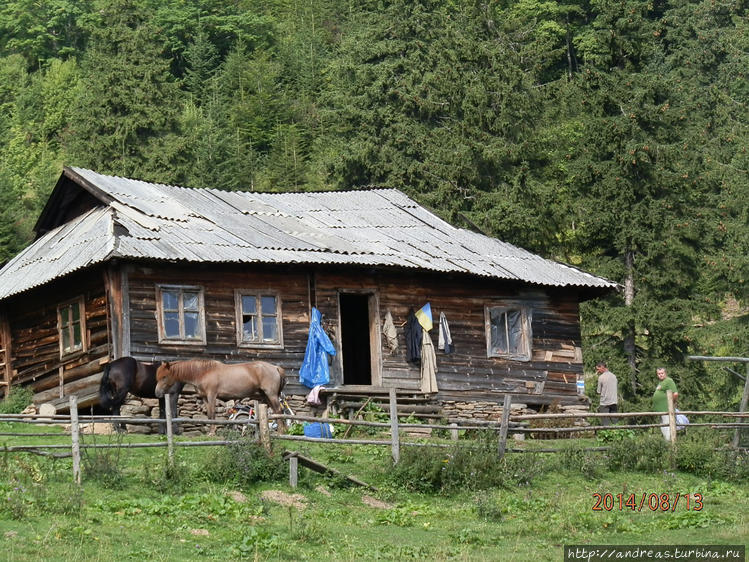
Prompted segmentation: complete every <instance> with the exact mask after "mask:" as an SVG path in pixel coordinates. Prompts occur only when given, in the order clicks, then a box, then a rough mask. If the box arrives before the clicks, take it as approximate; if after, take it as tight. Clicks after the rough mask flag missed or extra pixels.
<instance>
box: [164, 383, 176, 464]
mask: <svg viewBox="0 0 749 562" xmlns="http://www.w3.org/2000/svg"><path fill="white" fill-rule="evenodd" d="M164 410H165V412H166V446H167V459H168V463H169V467H174V430H173V427H172V395H171V394H165V395H164Z"/></svg>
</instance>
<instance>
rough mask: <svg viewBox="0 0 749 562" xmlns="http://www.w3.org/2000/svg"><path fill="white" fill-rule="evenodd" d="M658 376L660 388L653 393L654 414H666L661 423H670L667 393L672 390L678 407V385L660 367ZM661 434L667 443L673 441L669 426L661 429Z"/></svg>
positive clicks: (657, 387)
mask: <svg viewBox="0 0 749 562" xmlns="http://www.w3.org/2000/svg"><path fill="white" fill-rule="evenodd" d="M655 373H656V375H658V386H656V387H655V392H654V393H653V411H654V412H666V414H665V415H662V416H661V423H666V424H667V423H668V396H667V395H666V391H667V390H670V391H671V392H672V393H673V398H674V406H676V399H677V398H678V396H679V393H678V392H677V390H676V383H675V382H674V381H673V379H671V377H669V376H668V375H667V374H666V369H664V368H663V367H658V368H657V369H656V371H655ZM661 433H663V438H664V439H665V440H666V441H671V431H670V428H669V426H667V425H666V426H663V427H661Z"/></svg>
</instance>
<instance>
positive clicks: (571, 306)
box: [0, 167, 616, 411]
mask: <svg viewBox="0 0 749 562" xmlns="http://www.w3.org/2000/svg"><path fill="white" fill-rule="evenodd" d="M35 231H36V240H35V241H34V242H33V243H32V244H31V245H30V246H29V247H27V248H26V249H25V250H24V251H23V252H21V253H20V254H19V255H18V256H16V257H15V258H13V259H12V260H11V261H10V262H8V263H7V264H6V265H5V266H4V267H3V269H2V270H0V336H1V337H0V380H1V381H2V384H3V387H2V389H3V391H6V390H7V388H8V387H9V385H29V386H31V387H32V388H33V390H34V392H35V398H34V400H35V402H37V403H42V402H50V401H51V402H58V403H62V402H64V401H65V400H66V397H67V396H69V395H70V394H77V395H78V398H79V403H80V404H82V405H84V406H86V405H89V404H95V403H96V402H97V400H98V397H97V393H96V390H97V388H98V381H99V378H100V376H101V372H102V366H103V364H104V363H106V362H107V361H110V360H112V359H114V358H117V357H121V356H127V355H130V356H133V357H136V358H138V359H141V360H146V361H154V360H164V359H180V358H182V359H185V358H192V357H198V356H199V357H210V358H215V359H219V360H222V361H227V362H234V361H248V360H254V359H264V360H267V361H270V362H273V363H276V364H279V365H281V366H283V367H284V368H285V369H286V372H287V376H288V384H287V393H291V394H293V395H296V396H304V395H305V394H306V393H307V392H308V391H309V389H308V388H306V387H304V386H303V385H301V384H299V381H298V373H299V368H300V366H301V363H302V360H303V358H304V353H305V346H306V344H307V339H308V333H309V323H310V313H311V310H312V307H316V308H317V309H318V310H319V311H320V312H321V313H322V315H323V321H322V325H323V328H324V329H325V331H326V333H327V334H328V335H329V337H330V338H331V340H332V342H333V343H334V345H335V348H336V350H337V353H336V355H335V356H334V357H332V358H331V365H330V371H331V381H330V383H329V384H328V385H326V389H327V393H328V394H329V395H331V394H335V396H336V397H337V398H338V399H341V398H342V397H345V396H347V395H356V396H367V395H377V394H378V393H381V392H383V391H385V390H387V389H389V388H391V387H395V388H396V389H398V392H399V393H401V394H403V395H406V394H408V395H412V396H414V397H419V396H422V397H425V398H426V399H428V401H430V402H432V403H437V404H441V405H442V406H444V407H447V408H448V409H450V411H452V409H455V408H458V409H461V408H462V409H463V410H468V411H470V410H471V409H472V408H474V407H475V405H476V404H482V405H483V407H484V409H485V408H486V407H487V405H488V407H489V408H490V409H491V407H492V405H496V404H498V403H501V401H502V399H503V395H504V393H511V394H512V395H513V397H514V400H515V401H516V402H522V403H526V404H528V405H531V406H533V405H543V404H549V403H551V402H554V401H557V402H560V403H562V404H571V403H578V402H580V401H581V400H583V398H582V397H580V396H578V395H577V391H576V381H577V378H578V376H579V375H581V374H582V353H581V348H580V324H579V310H578V308H579V304H580V302H581V301H584V300H586V299H591V298H595V297H597V296H600V295H602V294H604V293H606V292H608V291H611V290H614V289H615V288H616V284H615V283H613V282H611V281H608V280H606V279H602V278H600V277H596V276H594V275H591V274H589V273H586V272H584V271H581V270H579V269H577V268H574V267H571V266H568V265H565V264H561V263H558V262H555V261H551V260H547V259H544V258H542V257H540V256H537V255H534V254H532V253H530V252H527V251H525V250H523V249H520V248H518V247H516V246H512V245H510V244H507V243H504V242H501V241H499V240H496V239H493V238H490V237H487V236H484V235H482V234H478V233H475V232H472V231H469V230H464V229H460V228H456V227H454V226H452V225H450V224H448V223H446V222H445V221H443V220H441V219H440V218H439V217H437V216H435V215H434V214H433V213H431V212H429V211H428V210H427V209H425V208H424V207H422V206H420V205H419V204H417V203H416V202H414V201H413V200H411V199H409V198H408V197H406V196H405V195H404V194H403V193H402V192H400V191H397V190H393V189H372V190H362V191H346V192H339V191H338V192H316V193H307V192H305V193H254V192H225V191H219V190H213V189H187V188H182V187H175V186H167V185H160V184H153V183H147V182H143V181H137V180H131V179H125V178H120V177H112V176H105V175H101V174H98V173H96V172H93V171H90V170H85V169H80V168H72V167H66V168H65V169H64V170H63V172H62V174H61V177H60V179H59V181H58V182H57V184H56V186H55V188H54V190H53V192H52V194H51V196H50V198H49V201H48V202H47V205H46V207H45V208H44V210H43V212H42V214H41V216H40V217H39V219H38V222H37V224H36V227H35ZM426 303H429V304H430V306H431V310H432V314H433V320H434V328H433V329H432V330H431V331H430V332H428V335H429V336H430V337H431V339H432V341H433V344H434V347H435V349H436V348H437V347H438V345H437V344H438V332H439V322H438V320H439V316H440V313H444V315H445V318H446V320H447V323H448V325H449V330H450V334H451V336H452V341H453V345H454V351H453V352H452V353H450V354H446V353H444V352H443V351H442V350H439V349H436V362H437V368H436V382H437V388H436V389H433V388H432V389H430V392H428V393H425V392H424V391H423V381H422V373H421V369H420V367H419V365H417V364H415V363H410V362H408V361H407V360H406V336H405V328H406V321H407V318H408V316H409V311H411V310H418V309H420V308H421V307H422V306H423V305H425V304H426ZM388 313H389V315H390V316H391V317H392V319H393V325H394V327H395V329H396V333H397V342H396V345H395V346H392V347H391V345H389V344H388V341H387V339H386V337H385V334H384V330H383V323H384V322H385V319H386V317H387V316H388Z"/></svg>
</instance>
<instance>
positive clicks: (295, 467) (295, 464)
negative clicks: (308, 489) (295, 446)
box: [289, 454, 299, 488]
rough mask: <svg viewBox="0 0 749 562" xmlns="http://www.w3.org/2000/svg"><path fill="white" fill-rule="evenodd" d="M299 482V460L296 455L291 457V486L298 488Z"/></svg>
mask: <svg viewBox="0 0 749 562" xmlns="http://www.w3.org/2000/svg"><path fill="white" fill-rule="evenodd" d="M298 481H299V459H298V458H297V456H296V454H292V455H290V456H289V486H291V487H292V488H296V485H297V482H298Z"/></svg>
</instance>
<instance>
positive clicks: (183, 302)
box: [159, 287, 204, 342]
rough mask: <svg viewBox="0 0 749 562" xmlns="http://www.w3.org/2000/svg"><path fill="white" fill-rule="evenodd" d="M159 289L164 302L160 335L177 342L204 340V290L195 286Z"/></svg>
mask: <svg viewBox="0 0 749 562" xmlns="http://www.w3.org/2000/svg"><path fill="white" fill-rule="evenodd" d="M159 290H160V291H161V303H162V309H161V330H162V333H161V334H160V337H161V338H163V339H167V340H174V341H176V342H179V341H182V342H188V341H202V340H203V337H204V329H203V310H202V306H203V303H202V292H201V291H199V290H195V288H194V287H184V288H183V287H159Z"/></svg>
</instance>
